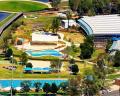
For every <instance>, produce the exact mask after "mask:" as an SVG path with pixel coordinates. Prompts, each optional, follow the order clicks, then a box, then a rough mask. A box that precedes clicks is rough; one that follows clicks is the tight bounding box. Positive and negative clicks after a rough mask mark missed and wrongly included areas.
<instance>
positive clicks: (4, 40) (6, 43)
mask: <svg viewBox="0 0 120 96" xmlns="http://www.w3.org/2000/svg"><path fill="white" fill-rule="evenodd" d="M8 39H9V37H7V36H6V37H4V38H3V52H6V49H7V48H8Z"/></svg>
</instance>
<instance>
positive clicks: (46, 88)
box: [42, 83, 50, 95]
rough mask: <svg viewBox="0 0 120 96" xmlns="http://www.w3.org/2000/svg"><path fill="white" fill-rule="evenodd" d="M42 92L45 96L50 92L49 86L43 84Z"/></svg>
mask: <svg viewBox="0 0 120 96" xmlns="http://www.w3.org/2000/svg"><path fill="white" fill-rule="evenodd" d="M42 89H43V91H44V92H45V93H46V95H47V94H48V93H49V92H50V84H49V83H45V84H44V85H43V88H42Z"/></svg>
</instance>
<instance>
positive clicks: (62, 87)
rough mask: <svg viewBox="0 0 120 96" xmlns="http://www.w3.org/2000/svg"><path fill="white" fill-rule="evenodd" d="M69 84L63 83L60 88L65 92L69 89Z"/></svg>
mask: <svg viewBox="0 0 120 96" xmlns="http://www.w3.org/2000/svg"><path fill="white" fill-rule="evenodd" d="M68 85H69V84H68V82H62V83H60V86H59V87H60V88H61V89H62V90H63V91H66V89H67V87H68Z"/></svg>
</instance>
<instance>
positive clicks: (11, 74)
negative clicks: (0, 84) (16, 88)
mask: <svg viewBox="0 0 120 96" xmlns="http://www.w3.org/2000/svg"><path fill="white" fill-rule="evenodd" d="M11 63H12V64H13V56H11ZM12 85H13V66H12V68H11V96H13V95H12V90H13V89H12Z"/></svg>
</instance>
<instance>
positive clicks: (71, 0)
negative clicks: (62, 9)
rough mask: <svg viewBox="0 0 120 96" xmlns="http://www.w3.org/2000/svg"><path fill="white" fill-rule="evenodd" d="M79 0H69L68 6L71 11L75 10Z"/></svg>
mask: <svg viewBox="0 0 120 96" xmlns="http://www.w3.org/2000/svg"><path fill="white" fill-rule="evenodd" d="M80 1H81V0H69V6H70V9H71V10H72V11H76V10H77V9H78V6H79V4H80Z"/></svg>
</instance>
